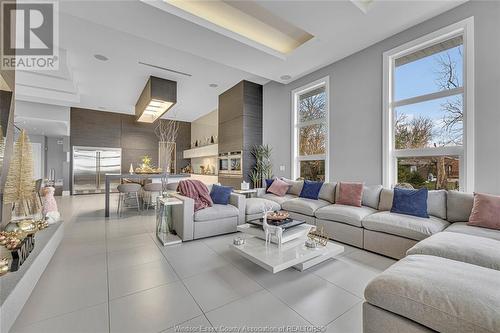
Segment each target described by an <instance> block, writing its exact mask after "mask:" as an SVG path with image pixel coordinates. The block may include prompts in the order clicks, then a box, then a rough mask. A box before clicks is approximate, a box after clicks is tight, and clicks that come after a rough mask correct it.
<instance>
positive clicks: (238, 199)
mask: <svg viewBox="0 0 500 333" xmlns="http://www.w3.org/2000/svg"><path fill="white" fill-rule="evenodd" d="M245 200H246V198H245V196H244V195H241V194H236V193H231V196H230V197H229V204H230V205H233V206H234V207H236V208H238V225H240V224H244V223H245V212H246V202H245Z"/></svg>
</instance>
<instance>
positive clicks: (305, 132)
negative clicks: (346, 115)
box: [292, 77, 329, 181]
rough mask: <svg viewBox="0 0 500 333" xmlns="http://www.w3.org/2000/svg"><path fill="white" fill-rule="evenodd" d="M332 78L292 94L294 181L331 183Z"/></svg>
mask: <svg viewBox="0 0 500 333" xmlns="http://www.w3.org/2000/svg"><path fill="white" fill-rule="evenodd" d="M328 83H329V78H328V77H326V78H323V79H321V80H318V81H315V82H312V83H310V84H308V85H307V86H304V87H301V88H299V89H296V90H294V91H293V92H292V109H293V114H292V115H293V116H292V178H294V179H297V178H303V179H308V180H315V181H327V180H328V169H329V168H328V134H329V131H328V128H329V123H328V121H329V88H328Z"/></svg>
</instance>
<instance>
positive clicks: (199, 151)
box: [183, 143, 219, 158]
mask: <svg viewBox="0 0 500 333" xmlns="http://www.w3.org/2000/svg"><path fill="white" fill-rule="evenodd" d="M218 154H219V145H218V144H217V143H215V144H212V145H207V146H203V147H196V148H192V149H188V150H184V152H183V157H184V158H197V157H209V156H214V157H215V156H217V155H218Z"/></svg>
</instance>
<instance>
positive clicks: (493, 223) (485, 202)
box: [467, 193, 500, 230]
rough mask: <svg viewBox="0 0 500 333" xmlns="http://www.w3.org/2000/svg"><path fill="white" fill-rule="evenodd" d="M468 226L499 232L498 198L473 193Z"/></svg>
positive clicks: (499, 210)
mask: <svg viewBox="0 0 500 333" xmlns="http://www.w3.org/2000/svg"><path fill="white" fill-rule="evenodd" d="M467 224H468V225H473V226H476V227H483V228H490V229H497V230H500V196H497V195H491V194H484V193H474V204H473V206H472V212H471V214H470V217H469V222H467Z"/></svg>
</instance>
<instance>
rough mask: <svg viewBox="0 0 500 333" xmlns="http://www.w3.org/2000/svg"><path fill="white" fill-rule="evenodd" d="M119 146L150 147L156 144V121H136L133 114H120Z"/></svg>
mask: <svg viewBox="0 0 500 333" xmlns="http://www.w3.org/2000/svg"><path fill="white" fill-rule="evenodd" d="M121 126H122V129H121V147H122V148H123V149H151V147H154V146H158V137H157V136H156V134H155V128H156V123H154V124H148V123H138V122H136V121H135V116H130V115H121Z"/></svg>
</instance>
